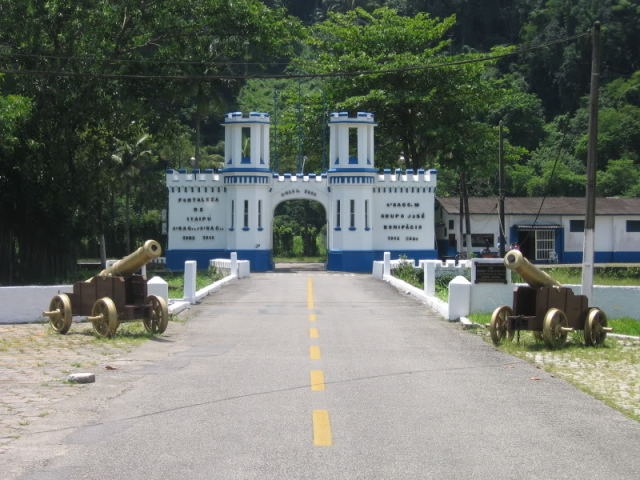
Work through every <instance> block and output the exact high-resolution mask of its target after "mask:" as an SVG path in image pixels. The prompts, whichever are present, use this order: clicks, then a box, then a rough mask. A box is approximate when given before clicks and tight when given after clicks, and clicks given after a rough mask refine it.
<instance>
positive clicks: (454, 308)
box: [448, 275, 471, 322]
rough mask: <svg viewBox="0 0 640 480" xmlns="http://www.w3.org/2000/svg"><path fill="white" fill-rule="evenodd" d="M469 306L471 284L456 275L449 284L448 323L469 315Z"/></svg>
mask: <svg viewBox="0 0 640 480" xmlns="http://www.w3.org/2000/svg"><path fill="white" fill-rule="evenodd" d="M470 304H471V282H470V281H469V280H467V279H466V278H465V277H463V276H462V275H458V276H457V277H455V278H454V279H453V280H451V281H450V282H449V319H448V320H449V321H450V322H453V321H456V320H458V319H459V318H460V317H466V316H467V315H469V307H470Z"/></svg>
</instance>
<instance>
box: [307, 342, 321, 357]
mask: <svg viewBox="0 0 640 480" xmlns="http://www.w3.org/2000/svg"><path fill="white" fill-rule="evenodd" d="M309 358H310V359H311V360H320V358H322V357H321V355H320V347H319V346H318V345H311V346H310V347H309Z"/></svg>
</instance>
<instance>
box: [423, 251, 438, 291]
mask: <svg viewBox="0 0 640 480" xmlns="http://www.w3.org/2000/svg"><path fill="white" fill-rule="evenodd" d="M439 263H440V260H425V261H424V263H423V268H424V293H425V294H427V295H429V296H431V297H433V296H434V295H435V294H436V268H437V266H438V264H439Z"/></svg>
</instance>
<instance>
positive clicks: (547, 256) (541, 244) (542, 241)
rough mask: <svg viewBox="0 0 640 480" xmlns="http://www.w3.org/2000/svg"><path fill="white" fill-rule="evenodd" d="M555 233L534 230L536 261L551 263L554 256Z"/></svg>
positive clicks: (552, 231)
mask: <svg viewBox="0 0 640 480" xmlns="http://www.w3.org/2000/svg"><path fill="white" fill-rule="evenodd" d="M555 235H556V232H555V231H554V230H536V260H543V261H547V262H548V261H551V260H552V259H553V258H555V255H556V241H555V240H556V238H555Z"/></svg>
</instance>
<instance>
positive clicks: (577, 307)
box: [489, 250, 612, 348]
mask: <svg viewBox="0 0 640 480" xmlns="http://www.w3.org/2000/svg"><path fill="white" fill-rule="evenodd" d="M504 264H505V265H506V267H507V268H509V269H510V270H513V271H515V272H517V273H518V274H519V275H520V276H521V277H522V278H523V279H524V280H525V281H526V282H527V283H528V286H519V287H517V288H515V289H514V292H513V308H512V307H509V306H506V305H503V306H501V307H498V308H496V309H495V310H494V312H493V314H492V315H491V323H490V324H489V331H490V333H491V340H492V341H493V343H494V344H495V345H499V344H500V343H501V342H502V341H503V340H504V339H505V338H507V339H508V340H512V339H513V337H514V335H515V334H516V332H520V331H522V330H529V331H532V332H533V334H534V335H535V336H536V337H537V338H541V339H542V340H543V341H544V343H545V344H546V345H547V346H548V347H550V348H556V347H559V346H562V345H563V344H564V342H565V341H566V338H567V334H568V333H569V332H573V331H580V330H582V331H583V332H584V342H585V344H586V345H588V346H592V345H601V344H602V343H603V342H604V340H605V338H606V336H607V332H610V331H611V330H612V329H611V328H608V327H607V316H606V315H605V314H604V312H602V310H600V309H599V308H597V307H589V306H588V298H587V297H586V296H585V295H576V294H574V293H573V291H572V290H571V289H570V288H568V287H563V286H562V285H560V283H559V282H558V281H556V280H555V279H554V278H552V277H551V276H549V275H548V274H547V273H546V272H543V271H542V270H540V269H539V268H537V267H535V266H534V265H533V264H531V263H530V262H529V261H528V260H527V259H526V258H525V257H524V256H523V255H522V253H521V252H520V251H518V250H510V251H509V252H507V254H506V255H505V257H504Z"/></svg>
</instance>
